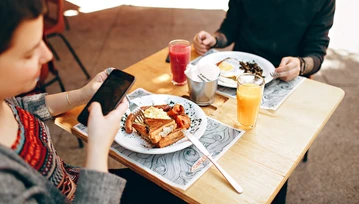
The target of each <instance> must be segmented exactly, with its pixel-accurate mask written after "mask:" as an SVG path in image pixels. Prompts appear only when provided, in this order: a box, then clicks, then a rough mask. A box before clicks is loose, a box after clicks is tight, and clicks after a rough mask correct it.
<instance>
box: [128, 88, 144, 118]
mask: <svg viewBox="0 0 359 204" xmlns="http://www.w3.org/2000/svg"><path fill="white" fill-rule="evenodd" d="M125 96H126V99H127V101H128V103H129V109H130V111H131V113H132V114H133V116H134V117H135V120H137V122H140V123H144V122H145V114H144V113H143V111H142V110H141V107H140V106H138V105H137V104H136V103H134V102H132V101H131V99H130V97H128V95H127V94H126V95H125Z"/></svg>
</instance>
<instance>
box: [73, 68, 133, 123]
mask: <svg viewBox="0 0 359 204" xmlns="http://www.w3.org/2000/svg"><path fill="white" fill-rule="evenodd" d="M134 81H135V77H134V76H132V75H130V74H128V73H126V72H123V71H121V70H118V69H114V70H112V72H111V74H110V75H109V76H108V77H107V79H106V80H105V81H104V82H103V84H102V85H101V86H100V88H99V89H98V90H97V92H96V93H95V94H94V96H93V97H92V98H91V100H90V101H89V102H88V103H87V105H86V106H85V108H84V109H83V110H82V112H81V113H80V115H79V117H78V118H77V120H78V121H79V122H80V123H82V124H84V125H87V120H88V116H89V112H88V107H89V106H90V105H91V103H92V102H94V101H97V102H99V103H100V104H101V107H102V113H103V114H104V115H107V114H108V113H109V112H111V111H112V110H113V109H114V108H116V106H117V104H118V103H119V102H120V101H121V100H122V98H123V97H124V95H125V94H126V92H127V91H128V90H129V89H130V88H131V86H132V84H133V83H134Z"/></svg>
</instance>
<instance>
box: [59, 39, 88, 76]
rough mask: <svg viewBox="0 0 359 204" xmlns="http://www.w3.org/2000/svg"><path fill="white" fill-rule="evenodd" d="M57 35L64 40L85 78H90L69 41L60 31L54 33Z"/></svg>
mask: <svg viewBox="0 0 359 204" xmlns="http://www.w3.org/2000/svg"><path fill="white" fill-rule="evenodd" d="M56 35H57V36H60V37H61V39H62V40H63V41H64V42H65V44H66V46H67V48H69V50H70V52H71V54H72V56H74V58H75V60H76V61H77V63H78V64H79V66H80V67H81V69H82V71H83V72H84V73H85V75H86V77H87V79H90V74H89V73H88V72H87V70H86V68H85V67H84V65H83V64H82V62H81V61H80V59H79V58H78V56H77V55H76V53H75V51H74V49H73V48H72V46H71V45H70V43H69V42H68V41H67V39H66V38H65V36H64V35H62V34H61V33H56Z"/></svg>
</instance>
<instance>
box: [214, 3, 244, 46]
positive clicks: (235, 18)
mask: <svg viewBox="0 0 359 204" xmlns="http://www.w3.org/2000/svg"><path fill="white" fill-rule="evenodd" d="M239 8H240V5H239V1H238V0H230V1H229V2H228V11H227V13H226V18H225V19H224V20H223V22H222V24H221V26H220V28H219V29H218V30H217V32H216V33H215V34H214V36H215V37H216V38H217V44H216V46H215V47H216V48H224V47H226V46H229V45H230V44H231V43H233V42H234V40H235V39H236V36H237V33H238V28H239V22H240V19H239Z"/></svg>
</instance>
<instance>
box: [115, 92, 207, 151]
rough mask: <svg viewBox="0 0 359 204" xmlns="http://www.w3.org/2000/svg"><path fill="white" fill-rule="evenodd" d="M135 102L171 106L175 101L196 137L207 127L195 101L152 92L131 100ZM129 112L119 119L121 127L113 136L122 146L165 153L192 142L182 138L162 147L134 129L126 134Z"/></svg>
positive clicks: (205, 120) (201, 111)
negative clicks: (188, 118)
mask: <svg viewBox="0 0 359 204" xmlns="http://www.w3.org/2000/svg"><path fill="white" fill-rule="evenodd" d="M132 101H133V102H135V103H137V105H139V106H150V105H160V104H169V105H170V106H173V105H174V104H176V103H179V104H181V105H183V107H184V109H185V111H186V114H187V115H188V116H189V117H190V118H191V127H190V128H189V130H190V131H191V130H195V132H194V134H193V135H194V136H195V137H196V138H197V139H198V138H200V137H201V136H202V135H203V133H204V131H205V130H206V127H207V116H206V114H205V113H204V112H203V110H202V109H201V108H200V107H199V106H198V105H197V104H195V103H193V102H192V101H190V100H187V99H185V98H181V97H178V96H172V95H164V94H153V95H148V96H142V97H138V98H135V99H133V100H132ZM129 114H130V110H127V112H126V114H125V115H124V116H123V118H122V120H121V129H120V131H119V132H118V133H117V135H116V137H115V141H116V142H117V143H118V144H119V145H121V146H122V147H124V148H126V149H129V150H132V151H134V152H139V153H143V154H166V153H170V152H175V151H178V150H181V149H184V148H186V147H188V146H190V145H191V144H192V143H191V142H190V141H188V140H185V138H184V139H182V140H180V141H178V142H176V143H174V144H172V145H170V146H167V147H163V148H156V147H152V145H151V144H150V143H148V142H146V141H145V140H144V139H142V137H141V136H139V135H137V133H136V132H135V131H134V132H133V133H132V134H127V133H126V132H125V129H124V126H125V125H124V124H125V122H126V117H127V115H129Z"/></svg>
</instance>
